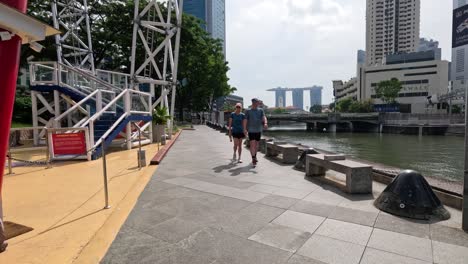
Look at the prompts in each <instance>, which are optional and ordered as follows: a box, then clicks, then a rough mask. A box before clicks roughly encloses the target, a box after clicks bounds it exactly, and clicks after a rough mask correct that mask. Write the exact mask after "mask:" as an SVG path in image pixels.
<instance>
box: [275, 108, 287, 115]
mask: <svg viewBox="0 0 468 264" xmlns="http://www.w3.org/2000/svg"><path fill="white" fill-rule="evenodd" d="M284 113H286V109H284V108H281V107H278V108H275V110H273V114H284Z"/></svg>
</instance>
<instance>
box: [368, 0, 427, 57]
mask: <svg viewBox="0 0 468 264" xmlns="http://www.w3.org/2000/svg"><path fill="white" fill-rule="evenodd" d="M420 7H421V2H420V0H367V7H366V60H367V65H369V66H370V65H379V64H382V63H383V62H384V58H385V56H386V55H388V54H394V53H409V52H415V51H416V50H417V49H418V46H419V21H420Z"/></svg>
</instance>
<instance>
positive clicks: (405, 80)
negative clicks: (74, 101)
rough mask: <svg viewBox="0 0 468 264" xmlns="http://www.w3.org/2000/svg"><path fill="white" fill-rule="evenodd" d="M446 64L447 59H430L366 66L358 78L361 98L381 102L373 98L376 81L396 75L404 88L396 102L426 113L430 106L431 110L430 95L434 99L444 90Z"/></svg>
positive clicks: (445, 89) (445, 88)
mask: <svg viewBox="0 0 468 264" xmlns="http://www.w3.org/2000/svg"><path fill="white" fill-rule="evenodd" d="M448 67H449V62H448V61H444V60H430V61H422V62H413V63H402V64H392V65H381V66H375V67H369V68H366V69H365V74H364V78H363V79H362V80H361V82H362V87H363V91H362V95H363V98H362V99H372V100H373V101H374V103H375V104H381V103H383V102H382V101H381V100H380V99H378V98H377V97H376V93H375V88H376V87H377V84H378V83H379V82H381V81H385V80H390V79H392V78H397V79H398V80H399V81H400V82H402V84H403V89H402V90H401V91H400V93H399V95H398V98H397V99H396V101H397V102H398V103H400V104H408V105H411V113H426V112H427V111H428V109H429V108H430V109H433V106H431V105H429V100H428V98H429V97H432V100H434V101H437V97H438V96H439V95H441V94H445V93H447V90H448V84H449V78H448V71H449V69H448Z"/></svg>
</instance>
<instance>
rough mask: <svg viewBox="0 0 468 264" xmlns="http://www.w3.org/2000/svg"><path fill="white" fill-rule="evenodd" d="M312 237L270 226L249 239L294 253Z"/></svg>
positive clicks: (273, 225) (303, 233) (306, 233)
mask: <svg viewBox="0 0 468 264" xmlns="http://www.w3.org/2000/svg"><path fill="white" fill-rule="evenodd" d="M311 235H312V234H311V233H308V232H304V231H301V230H298V229H294V228H290V227H286V226H282V225H275V224H268V225H267V226H265V227H264V228H263V229H262V230H260V231H258V232H257V233H255V234H253V235H252V236H251V237H249V239H250V240H253V241H257V242H259V243H262V244H265V245H269V246H272V247H275V248H279V249H282V250H286V251H289V252H293V253H294V252H296V250H297V249H298V248H300V247H301V246H302V245H303V244H304V243H305V242H306V240H307V239H309V237H310V236H311Z"/></svg>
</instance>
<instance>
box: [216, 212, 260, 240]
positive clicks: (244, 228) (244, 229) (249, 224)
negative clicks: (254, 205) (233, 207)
mask: <svg viewBox="0 0 468 264" xmlns="http://www.w3.org/2000/svg"><path fill="white" fill-rule="evenodd" d="M267 224H268V221H264V220H262V219H258V218H245V217H242V216H231V217H226V218H224V219H222V220H219V221H216V222H211V223H210V224H209V225H208V226H209V227H213V228H216V229H219V230H222V231H223V232H227V233H231V234H235V235H236V236H239V237H243V238H248V237H250V236H251V235H253V234H255V233H257V232H258V231H259V230H261V229H262V228H263V227H265V226H266V225H267Z"/></svg>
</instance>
